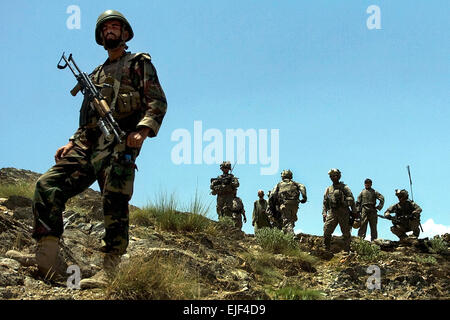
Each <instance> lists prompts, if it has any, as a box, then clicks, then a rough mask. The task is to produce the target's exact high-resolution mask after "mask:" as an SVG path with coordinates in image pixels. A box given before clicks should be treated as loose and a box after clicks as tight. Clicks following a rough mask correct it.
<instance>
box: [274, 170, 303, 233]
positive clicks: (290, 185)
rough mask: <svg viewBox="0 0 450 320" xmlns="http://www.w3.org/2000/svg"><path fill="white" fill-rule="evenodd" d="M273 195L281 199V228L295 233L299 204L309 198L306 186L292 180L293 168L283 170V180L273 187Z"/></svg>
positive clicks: (286, 231)
mask: <svg viewBox="0 0 450 320" xmlns="http://www.w3.org/2000/svg"><path fill="white" fill-rule="evenodd" d="M300 194H301V195H302V200H300ZM271 196H274V197H276V198H278V199H279V203H280V205H279V209H280V213H281V221H282V222H281V223H282V227H281V229H282V230H283V232H284V233H291V234H294V225H295V221H297V211H298V204H299V203H305V202H306V199H307V198H306V188H305V186H304V185H303V184H301V183H298V182H295V181H293V180H292V172H291V170H283V172H281V182H279V183H278V184H277V185H276V186H275V187H274V188H273V190H272V192H271Z"/></svg>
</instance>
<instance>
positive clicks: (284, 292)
mask: <svg viewBox="0 0 450 320" xmlns="http://www.w3.org/2000/svg"><path fill="white" fill-rule="evenodd" d="M273 298H274V299H275V300H320V299H321V298H322V293H321V292H320V291H316V290H304V289H302V288H299V287H289V286H288V287H284V288H280V289H277V290H276V291H275V292H274V295H273Z"/></svg>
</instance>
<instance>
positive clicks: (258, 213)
mask: <svg viewBox="0 0 450 320" xmlns="http://www.w3.org/2000/svg"><path fill="white" fill-rule="evenodd" d="M258 197H259V199H258V200H256V201H255V202H254V204H253V215H252V226H253V227H254V228H255V232H256V231H258V229H261V228H270V220H269V217H268V216H267V212H266V210H267V201H266V200H265V199H264V191H262V190H258Z"/></svg>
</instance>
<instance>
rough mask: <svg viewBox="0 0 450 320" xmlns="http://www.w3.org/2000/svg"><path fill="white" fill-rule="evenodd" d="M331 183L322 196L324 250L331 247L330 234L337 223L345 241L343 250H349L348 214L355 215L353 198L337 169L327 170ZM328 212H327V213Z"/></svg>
mask: <svg viewBox="0 0 450 320" xmlns="http://www.w3.org/2000/svg"><path fill="white" fill-rule="evenodd" d="M328 175H329V176H330V179H331V181H332V182H333V184H332V185H331V186H329V187H328V188H327V189H326V190H325V194H324V197H323V211H322V216H323V221H324V222H325V224H324V226H323V240H324V246H325V249H326V250H330V247H331V235H332V234H333V232H334V229H336V227H337V225H338V224H339V226H340V227H341V231H342V235H343V238H344V243H345V247H344V249H345V251H347V252H350V241H351V238H350V236H351V234H350V230H351V227H352V226H351V225H350V215H353V217H355V218H356V217H357V213H356V208H355V200H354V198H353V194H352V191H351V190H350V188H349V187H348V186H347V185H345V184H344V183H343V182H341V181H339V180H340V179H341V172H340V171H339V169H331V170H330V171H329V172H328ZM327 213H328V214H327Z"/></svg>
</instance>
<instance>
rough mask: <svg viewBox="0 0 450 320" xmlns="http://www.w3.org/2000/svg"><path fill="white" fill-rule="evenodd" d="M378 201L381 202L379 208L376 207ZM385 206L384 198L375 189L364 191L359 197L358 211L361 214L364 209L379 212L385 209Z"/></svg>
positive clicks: (357, 201)
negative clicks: (373, 209)
mask: <svg viewBox="0 0 450 320" xmlns="http://www.w3.org/2000/svg"><path fill="white" fill-rule="evenodd" d="M377 199H378V201H379V203H378V206H376V202H377ZM383 205H384V197H383V195H382V194H381V193H379V192H378V191H375V190H374V189H372V188H370V189H363V190H362V191H361V193H360V194H359V195H358V198H357V200H356V210H357V211H358V212H360V211H361V210H362V208H363V207H366V208H375V206H376V209H377V210H381V209H383Z"/></svg>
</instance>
